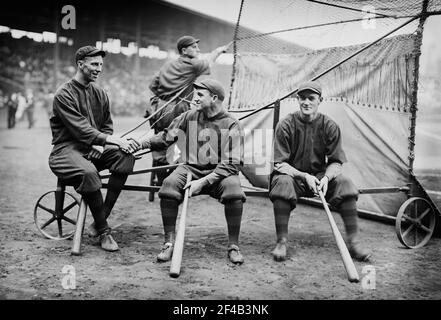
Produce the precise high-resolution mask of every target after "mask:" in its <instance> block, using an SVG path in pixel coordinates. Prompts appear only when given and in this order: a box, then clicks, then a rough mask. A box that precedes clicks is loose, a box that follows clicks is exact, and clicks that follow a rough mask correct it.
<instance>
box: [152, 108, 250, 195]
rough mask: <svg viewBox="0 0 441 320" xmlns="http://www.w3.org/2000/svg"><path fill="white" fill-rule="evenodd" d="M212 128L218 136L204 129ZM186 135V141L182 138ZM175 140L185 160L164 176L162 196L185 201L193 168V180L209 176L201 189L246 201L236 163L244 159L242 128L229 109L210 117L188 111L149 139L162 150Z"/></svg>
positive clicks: (205, 191)
mask: <svg viewBox="0 0 441 320" xmlns="http://www.w3.org/2000/svg"><path fill="white" fill-rule="evenodd" d="M206 129H208V130H206ZM201 132H202V133H201ZM209 132H212V133H215V137H210V138H209V139H207V137H204V133H209ZM184 136H185V137H186V138H185V140H187V141H182V139H183V137H184ZM178 137H179V139H178ZM198 137H199V139H198ZM175 141H177V143H178V147H179V149H180V150H181V153H182V154H183V155H181V157H182V158H183V160H184V161H185V162H186V164H183V165H180V166H179V167H178V168H176V169H175V170H174V171H173V172H172V173H171V174H170V175H169V176H168V177H167V178H166V179H165V180H164V182H163V185H162V187H161V189H160V190H159V197H160V198H161V199H173V200H176V201H178V202H179V203H180V202H182V201H183V193H184V192H183V188H184V186H185V184H186V174H187V172H188V171H190V172H191V173H192V179H193V180H197V179H200V178H202V177H205V176H208V177H207V181H208V185H207V186H205V187H204V188H203V189H202V192H201V193H203V194H209V195H210V196H212V197H214V198H216V199H219V200H220V202H221V203H225V202H228V201H232V200H242V201H245V194H244V193H243V191H242V188H241V186H240V180H239V176H238V174H239V169H238V167H237V166H238V165H241V164H242V163H243V132H242V129H241V127H240V124H239V122H238V121H237V120H236V119H234V118H233V117H231V116H230V115H229V114H228V112H225V111H221V112H220V113H218V114H217V115H215V116H214V117H212V118H207V117H206V116H205V114H204V113H203V112H201V111H197V110H190V111H187V112H186V113H183V114H181V115H180V116H179V117H178V118H176V119H175V120H174V121H173V122H172V123H171V124H170V126H169V127H168V128H167V129H165V130H164V132H162V133H160V134H158V135H156V136H154V137H152V138H151V139H150V142H149V143H150V148H151V150H163V149H165V148H167V147H168V146H170V145H171V144H173V143H174V142H175ZM183 142H185V143H183Z"/></svg>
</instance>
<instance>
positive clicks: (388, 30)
mask: <svg viewBox="0 0 441 320" xmlns="http://www.w3.org/2000/svg"><path fill="white" fill-rule="evenodd" d="M265 6H266V7H267V10H262V8H265ZM257 8H260V9H257ZM439 10H441V1H423V0H421V1H392V0H390V1H305V0H298V1H297V0H296V1H288V0H283V1H271V2H265V1H249V0H244V1H242V3H241V8H240V13H239V16H238V23H237V26H236V30H235V42H234V58H235V59H234V65H233V74H232V80H231V88H230V99H229V109H230V111H231V112H232V113H233V114H236V115H237V117H238V118H242V123H243V125H244V127H245V128H246V142H245V149H246V150H245V151H246V152H245V154H247V155H249V156H252V157H259V156H257V154H259V155H260V157H261V159H253V160H254V161H248V163H253V164H246V165H245V167H244V170H243V173H244V175H245V176H246V177H247V178H248V179H249V180H250V182H251V183H252V184H253V185H254V186H260V187H267V186H268V177H269V172H270V170H271V168H269V167H268V165H267V163H268V162H270V161H271V152H272V148H271V144H272V137H268V134H261V131H256V130H255V129H260V130H262V129H263V130H265V129H268V130H271V129H272V128H273V122H274V121H273V114H274V105H275V102H278V101H279V100H280V119H282V118H283V117H285V116H286V115H287V114H288V113H291V112H294V111H296V110H298V104H297V100H296V99H295V90H296V87H297V86H298V84H299V83H300V82H302V81H306V80H317V81H318V82H319V83H320V84H321V86H322V88H323V96H324V101H323V103H322V104H321V105H320V109H319V111H320V112H322V113H324V114H327V115H329V116H330V117H331V118H332V119H333V120H335V121H336V122H337V123H338V124H339V125H340V127H341V130H342V134H343V147H344V150H345V152H346V155H347V158H348V163H346V164H345V165H344V167H343V168H344V169H343V171H344V172H345V173H346V174H348V175H349V176H351V178H353V180H354V182H355V183H356V185H357V186H358V187H359V188H380V187H392V186H394V187H401V186H410V187H411V189H413V190H414V191H415V190H418V191H417V192H416V193H418V192H420V193H424V190H422V188H419V187H418V181H417V180H416V179H414V174H413V161H414V145H415V125H416V114H417V91H418V71H419V56H420V54H421V51H420V48H421V42H422V34H423V28H424V22H425V19H426V17H427V16H428V15H430V14H432V13H436V12H438V11H439ZM256 19H258V20H259V23H260V24H261V25H262V29H264V27H265V26H271V28H273V29H272V30H268V31H263V32H257V31H252V30H251V29H250V28H248V27H247V26H248V25H250V24H251V23H252V22H253V21H255V20H256ZM288 39H290V41H288ZM251 48H254V49H253V50H251ZM255 48H260V49H261V50H256V49H255ZM265 106H266V108H264V107H265ZM259 108H264V109H263V110H262V111H260V112H258V113H255V114H254V113H253V114H252V115H251V116H249V117H247V115H250V113H251V112H252V111H253V110H257V109H259ZM262 150H263V153H262ZM260 160H261V161H260ZM259 163H261V164H262V165H259ZM406 196H407V195H406V194H405V193H394V194H387V193H382V194H373V195H367V194H366V195H363V196H362V197H360V199H359V205H360V208H362V209H365V210H370V211H374V212H380V213H383V214H387V215H396V213H397V210H398V208H399V206H400V205H401V204H402V203H403V202H404V201H405V200H406Z"/></svg>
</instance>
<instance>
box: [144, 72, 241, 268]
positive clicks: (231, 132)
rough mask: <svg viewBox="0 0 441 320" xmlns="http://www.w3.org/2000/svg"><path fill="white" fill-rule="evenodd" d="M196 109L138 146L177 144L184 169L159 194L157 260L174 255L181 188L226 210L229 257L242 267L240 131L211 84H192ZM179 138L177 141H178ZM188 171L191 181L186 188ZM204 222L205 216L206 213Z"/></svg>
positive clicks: (215, 85)
mask: <svg viewBox="0 0 441 320" xmlns="http://www.w3.org/2000/svg"><path fill="white" fill-rule="evenodd" d="M194 88H195V89H196V93H195V97H194V102H195V103H196V108H195V109H192V110H189V111H187V112H185V113H183V114H181V115H180V116H179V117H178V118H176V119H175V120H174V121H173V122H172V123H171V124H170V126H169V127H168V128H166V129H165V130H164V131H163V132H161V133H159V134H157V135H156V136H153V137H152V138H150V139H146V140H144V141H140V142H139V144H140V145H142V148H143V149H145V148H149V149H151V150H161V149H166V148H167V147H168V146H170V145H171V144H173V143H174V142H176V143H177V145H178V146H179V148H180V149H181V150H184V151H183V152H182V153H183V154H186V152H185V151H186V150H188V155H187V154H186V155H185V156H184V157H183V161H184V162H185V164H182V165H180V166H178V167H177V168H176V169H175V170H174V171H173V172H172V173H171V174H170V175H169V176H168V177H167V178H166V179H165V180H164V182H163V184H162V187H161V189H160V190H159V198H160V199H161V202H160V206H161V214H162V221H163V226H164V237H165V241H164V245H163V247H162V250H161V252H160V253H159V255H158V257H157V259H158V261H168V260H170V259H171V256H172V253H173V245H174V239H175V227H176V218H177V216H178V207H179V204H180V203H181V202H182V201H183V194H184V190H185V189H186V188H190V196H195V195H198V194H209V195H210V196H212V197H214V198H216V199H218V200H219V201H220V202H221V203H222V204H223V205H224V207H225V217H226V220H227V227H228V249H227V253H228V258H229V260H230V261H231V262H232V263H235V264H241V263H242V262H243V261H244V259H243V256H242V254H241V252H240V250H239V232H240V224H241V220H242V210H243V202H244V201H245V194H244V193H243V191H242V188H241V186H240V181H239V169H238V166H239V165H241V164H242V163H243V131H242V128H241V126H240V123H239V121H238V120H236V119H234V118H233V117H232V116H231V115H229V113H228V112H227V111H226V110H225V109H224V107H223V106H222V103H223V101H224V99H225V90H224V88H223V87H222V85H221V84H220V83H219V82H218V81H216V80H213V79H206V80H203V81H200V82H197V83H195V84H194ZM179 139H181V140H179ZM187 172H191V175H192V181H191V182H190V183H189V184H188V185H186V176H187ZM206 214H207V219H209V215H210V214H211V213H210V212H207V213H206Z"/></svg>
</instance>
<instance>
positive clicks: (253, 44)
mask: <svg viewBox="0 0 441 320" xmlns="http://www.w3.org/2000/svg"><path fill="white" fill-rule="evenodd" d="M422 10H423V0H420V1H403V0H400V1H395V0H389V1H371V0H369V1H315V0H310V1H307V0H278V1H263V0H253V1H243V2H242V10H241V13H240V17H239V25H238V29H237V34H236V43H235V45H236V48H235V49H236V50H235V53H236V62H235V65H234V74H233V77H232V86H231V89H230V93H231V96H230V99H229V107H230V109H231V110H237V109H242V110H244V109H253V108H257V107H259V106H263V105H265V104H268V103H270V102H273V101H274V100H275V99H277V98H280V97H282V96H284V95H286V94H288V93H289V92H290V90H293V89H295V85H296V84H297V83H298V81H302V80H308V77H311V78H312V77H313V76H316V75H320V73H321V72H323V71H325V70H326V68H329V67H332V65H333V64H335V63H337V62H339V61H341V60H342V59H344V58H346V57H347V56H348V55H350V54H351V53H354V52H355V51H356V50H358V49H361V47H362V46H356V45H357V44H364V45H367V44H369V43H371V42H373V41H375V40H377V39H378V38H380V37H381V36H383V35H384V34H386V33H388V32H390V31H391V30H394V29H396V28H399V27H400V28H399V29H398V30H397V31H396V32H394V33H393V34H391V35H390V37H396V36H397V35H403V34H408V35H409V34H415V33H416V30H417V27H418V19H414V20H413V21H412V22H410V23H408V24H406V25H404V26H403V24H405V23H406V22H408V21H409V20H410V19H412V17H415V16H417V15H418V14H420V13H421V12H422ZM439 10H441V0H431V1H429V2H428V6H427V11H428V12H435V11H439ZM368 17H371V18H372V17H375V19H367V18H368ZM256 23H257V25H258V26H259V27H258V28H256V27H255V26H256ZM251 26H254V28H251ZM400 39H402V38H400ZM392 41H397V42H396V43H390V42H389V43H387V42H385V41H383V42H382V43H387V45H386V46H388V48H389V50H392V51H393V50H397V51H398V52H397V53H401V56H400V57H398V56H397V55H394V57H395V58H396V59H395V62H393V61H390V59H388V57H387V56H384V55H381V56H382V57H383V61H379V60H378V59H376V58H375V55H374V54H375V50H373V51H372V50H371V51H370V52H371V54H370V56H369V57H366V55H365V57H364V58H361V59H360V58H359V57H355V58H354V59H351V60H350V61H348V62H347V63H345V65H344V66H342V67H341V68H339V70H335V71H334V72H333V73H334V75H335V78H337V79H340V78H341V79H343V78H344V77H345V74H346V75H347V74H348V73H350V72H353V73H357V72H358V71H357V70H354V69H352V71H349V70H348V67H347V65H350V66H351V67H352V68H354V67H355V68H359V67H360V65H363V68H364V70H366V69H372V70H374V69H379V65H380V64H381V65H382V64H386V62H387V66H385V67H384V70H383V71H380V72H377V74H376V75H375V77H376V78H375V79H376V80H378V81H383V80H384V79H383V78H382V75H383V74H384V72H389V71H391V72H393V73H394V77H395V78H396V77H398V78H399V79H404V78H406V77H407V78H409V74H410V73H411V72H412V71H413V69H412V68H413V66H412V64H411V63H409V61H410V57H409V55H411V54H412V49H413V48H411V47H412V46H413V45H414V43H413V42H412V41H400V40H392ZM398 42H399V43H398ZM400 46H404V47H403V48H401V47H400ZM343 47H344V48H343ZM256 48H258V49H257V50H256ZM324 48H327V51H326V53H324V52H325V51H320V50H321V49H324ZM337 48H340V49H337ZM417 49H418V48H417ZM400 51H401V52H400ZM299 54H312V55H316V56H320V55H321V56H323V58H322V59H321V60H320V59H318V60H317V61H314V62H313V65H312V66H311V65H308V70H306V68H304V67H303V66H302V65H298V66H293V63H292V61H293V59H294V60H296V61H298V57H299ZM406 55H407V56H406ZM400 59H401V60H403V61H402V62H397V61H398V60H400ZM386 60H387V61H386ZM308 62H309V63H310V61H308ZM354 63H355V65H354ZM346 64H347V65H346ZM394 64H395V65H396V68H395V67H393V65H394ZM388 70H389V71H388ZM336 72H341V74H340V75H337V74H336ZM358 74H360V73H358ZM309 79H310V78H309ZM370 79H371V77H369V78H367V77H366V81H369V80H370ZM408 80H411V79H410V78H409V79H408ZM391 81H393V79H392V80H391ZM402 83H403V84H404V90H406V89H410V86H406V85H405V84H406V81H403V82H402ZM349 91H350V90H349ZM365 91H366V92H365V95H366V94H369V93H371V91H370V90H365ZM392 91H393V92H394V94H396V95H397V96H399V97H398V98H394V99H395V100H397V101H391V100H394V99H392V97H384V98H385V99H386V100H385V101H384V102H382V101H381V99H383V97H381V98H379V99H376V100H375V101H367V100H366V99H365V101H364V102H365V103H374V104H381V105H390V106H394V107H399V106H400V105H401V107H404V105H405V104H406V103H407V101H404V102H402V101H401V100H402V99H407V97H408V96H409V94H410V93H409V91H406V92H404V91H403V90H402V88H399V89H397V88H392ZM332 92H333V94H336V90H333V91H332ZM346 93H348V90H345V94H346ZM360 95H361V93H360V90H358V92H357V93H355V92H354V93H353V94H352V95H351V96H350V97H349V98H351V99H360ZM345 97H347V95H345Z"/></svg>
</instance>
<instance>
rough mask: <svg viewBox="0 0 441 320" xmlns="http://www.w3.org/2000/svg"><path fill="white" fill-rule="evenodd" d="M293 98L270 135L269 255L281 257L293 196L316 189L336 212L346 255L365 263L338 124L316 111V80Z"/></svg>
mask: <svg viewBox="0 0 441 320" xmlns="http://www.w3.org/2000/svg"><path fill="white" fill-rule="evenodd" d="M297 98H298V101H299V105H300V110H299V111H297V112H294V113H292V114H289V115H288V116H287V117H286V118H284V119H283V120H281V121H280V122H279V123H278V125H277V127H276V132H275V138H274V170H273V172H272V174H271V177H270V195H269V196H270V199H271V201H272V202H273V207H274V218H275V225H276V233H277V244H276V247H275V249H274V250H273V251H272V255H273V257H274V259H275V260H276V261H283V260H285V259H286V255H287V242H288V221H289V217H290V213H291V211H292V210H293V209H294V208H295V207H296V204H297V199H298V197H301V196H306V197H313V196H314V195H316V194H317V193H318V190H321V191H323V193H324V194H325V198H326V200H327V201H328V202H329V203H330V204H331V205H332V206H334V207H335V208H336V209H337V211H339V212H340V214H341V217H342V219H343V222H344V225H345V229H346V236H347V238H346V241H347V245H348V249H349V252H350V254H351V256H352V257H353V258H355V259H356V260H359V261H367V260H368V259H369V257H370V253H368V252H367V251H365V250H364V249H362V248H361V246H360V244H359V243H358V241H357V231H358V227H357V205H356V201H357V199H358V189H357V188H356V187H355V185H354V183H353V182H352V181H351V180H350V179H349V178H348V177H346V176H344V175H343V174H342V173H341V167H342V164H343V163H344V162H346V156H345V153H344V151H343V149H342V142H341V133H340V128H339V126H338V125H337V124H336V123H335V122H334V121H333V120H332V119H330V118H329V117H328V116H326V115H323V114H321V113H319V112H318V107H319V105H320V103H321V101H322V100H323V98H322V89H321V87H320V85H319V84H318V83H317V82H305V83H302V84H300V86H299V89H298V92H297Z"/></svg>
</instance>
